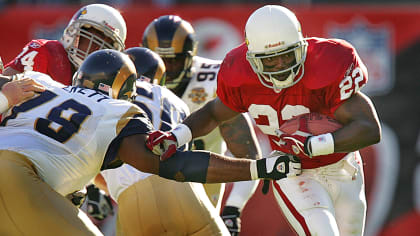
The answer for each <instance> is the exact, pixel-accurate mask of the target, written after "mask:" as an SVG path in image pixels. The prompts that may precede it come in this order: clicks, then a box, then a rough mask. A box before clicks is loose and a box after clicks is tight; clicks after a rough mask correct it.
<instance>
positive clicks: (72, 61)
mask: <svg viewBox="0 0 420 236" xmlns="http://www.w3.org/2000/svg"><path fill="white" fill-rule="evenodd" d="M126 36H127V27H126V24H125V21H124V18H123V17H122V15H121V14H120V12H119V11H118V10H116V9H115V8H113V7H111V6H108V5H104V4H90V5H87V6H84V7H82V8H80V9H79V10H78V11H77V12H76V13H75V14H74V15H73V17H72V18H71V20H70V22H69V24H68V25H67V27H66V28H65V29H64V32H63V35H62V37H61V39H60V40H46V39H34V40H32V41H30V42H29V43H28V44H26V46H25V47H24V48H23V50H22V52H21V53H20V54H19V55H17V56H16V58H15V59H13V60H12V61H10V62H9V63H7V65H6V66H5V69H4V72H3V74H4V75H13V74H17V73H21V72H23V71H38V72H42V73H45V74H48V75H49V76H51V78H53V79H54V80H55V81H58V82H60V83H63V84H65V85H71V79H72V76H73V74H74V72H75V71H76V70H77V69H78V68H79V66H80V65H81V63H82V61H83V60H84V59H85V58H86V56H87V55H89V53H92V52H93V51H95V50H98V49H104V48H111V49H115V50H118V51H122V50H124V47H125V46H124V42H125V39H126Z"/></svg>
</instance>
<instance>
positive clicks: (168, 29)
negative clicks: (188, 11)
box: [143, 15, 197, 89]
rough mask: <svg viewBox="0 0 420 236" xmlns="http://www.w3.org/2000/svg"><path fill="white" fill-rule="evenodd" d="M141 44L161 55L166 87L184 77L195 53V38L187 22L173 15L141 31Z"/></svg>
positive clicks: (161, 18)
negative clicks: (163, 63)
mask: <svg viewBox="0 0 420 236" xmlns="http://www.w3.org/2000/svg"><path fill="white" fill-rule="evenodd" d="M143 46H144V47H146V48H149V49H151V50H152V51H154V52H156V53H157V54H159V56H161V57H162V59H163V61H164V62H165V66H166V84H165V85H166V86H167V87H168V88H169V89H174V88H176V87H177V86H178V85H179V84H180V82H181V81H182V80H183V79H188V77H189V71H190V69H191V65H192V58H193V56H195V55H196V54H197V39H196V35H195V31H194V29H193V27H192V26H191V24H190V23H189V22H187V21H185V20H183V19H181V17H179V16H176V15H165V16H161V17H159V18H157V19H155V20H153V21H152V22H151V23H150V24H149V25H148V26H147V28H146V30H145V31H144V33H143Z"/></svg>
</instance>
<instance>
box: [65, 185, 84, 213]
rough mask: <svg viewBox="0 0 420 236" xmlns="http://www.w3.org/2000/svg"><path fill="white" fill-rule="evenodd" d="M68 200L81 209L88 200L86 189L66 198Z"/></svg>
mask: <svg viewBox="0 0 420 236" xmlns="http://www.w3.org/2000/svg"><path fill="white" fill-rule="evenodd" d="M66 198H67V199H69V200H70V201H71V203H73V205H75V206H76V207H78V208H80V206H82V205H83V203H84V202H85V199H86V189H85V188H84V189H83V190H81V191H76V192H74V193H70V194H68V195H67V196H66Z"/></svg>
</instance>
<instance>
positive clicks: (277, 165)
mask: <svg viewBox="0 0 420 236" xmlns="http://www.w3.org/2000/svg"><path fill="white" fill-rule="evenodd" d="M301 172H302V169H301V164H300V160H299V158H297V157H295V156H292V155H285V154H283V153H281V152H276V151H274V152H272V153H271V154H270V156H269V157H267V158H263V159H259V160H257V173H258V178H260V179H269V180H279V179H283V178H286V177H293V176H297V175H300V173H301Z"/></svg>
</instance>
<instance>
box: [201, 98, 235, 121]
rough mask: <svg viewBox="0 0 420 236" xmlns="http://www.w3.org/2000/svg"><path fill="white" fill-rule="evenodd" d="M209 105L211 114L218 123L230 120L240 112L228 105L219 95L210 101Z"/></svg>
mask: <svg viewBox="0 0 420 236" xmlns="http://www.w3.org/2000/svg"><path fill="white" fill-rule="evenodd" d="M207 105H209V106H210V110H211V114H212V116H213V117H214V120H216V121H217V122H218V123H221V122H223V121H227V120H230V119H232V118H233V117H236V116H237V115H239V114H240V113H239V112H236V111H234V110H232V109H231V108H230V107H228V106H226V105H225V104H224V103H223V102H222V101H221V100H220V99H219V98H218V97H216V98H215V99H213V100H212V101H210V102H209V104H207Z"/></svg>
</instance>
